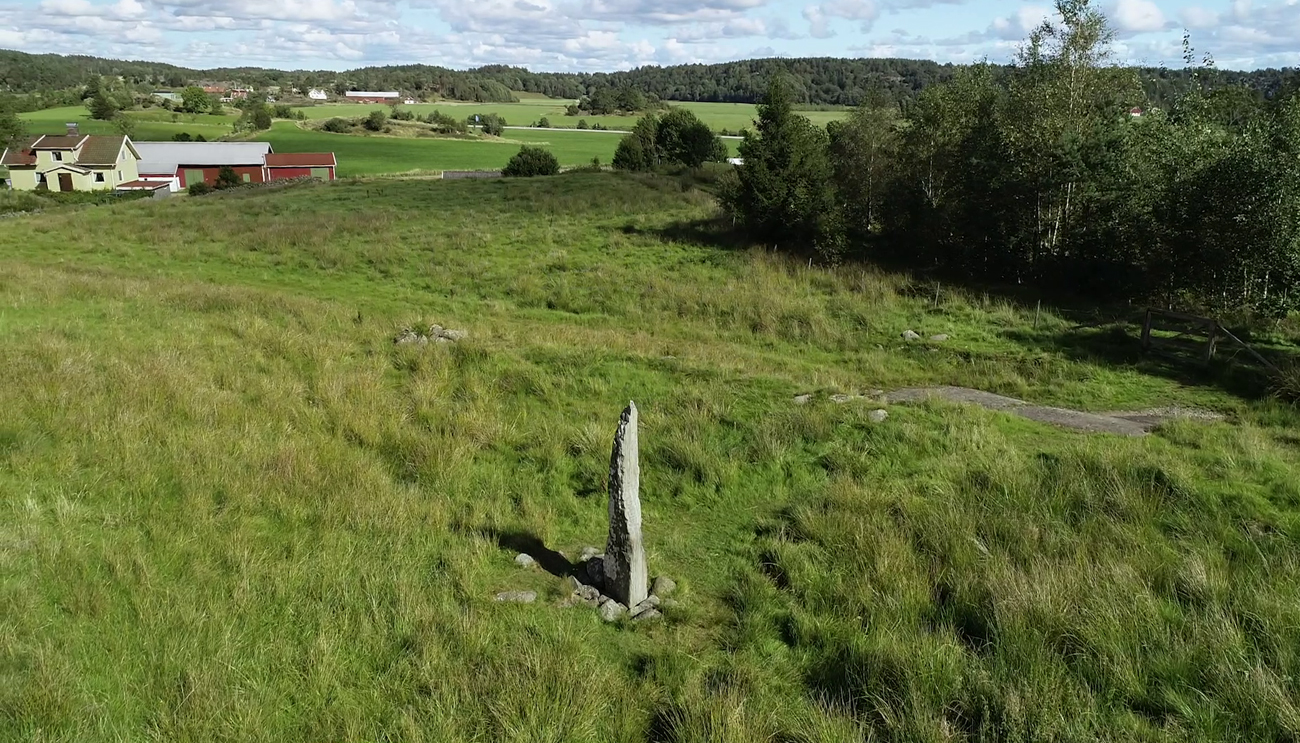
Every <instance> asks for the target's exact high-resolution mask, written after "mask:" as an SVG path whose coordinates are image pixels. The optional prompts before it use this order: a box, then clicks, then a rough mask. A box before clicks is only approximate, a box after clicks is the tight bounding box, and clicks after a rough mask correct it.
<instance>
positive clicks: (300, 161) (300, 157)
mask: <svg viewBox="0 0 1300 743" xmlns="http://www.w3.org/2000/svg"><path fill="white" fill-rule="evenodd" d="M337 164H338V163H337V162H336V161H335V160H334V153H333V152H293V153H287V154H280V155H267V156H266V167H268V168H332V167H334V166H335V165H337Z"/></svg>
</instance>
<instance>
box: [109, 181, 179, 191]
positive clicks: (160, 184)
mask: <svg viewBox="0 0 1300 743" xmlns="http://www.w3.org/2000/svg"><path fill="white" fill-rule="evenodd" d="M117 187H118V188H119V189H137V188H138V189H149V190H151V191H157V190H158V189H160V188H168V187H169V184H168V183H167V181H127V182H126V183H119V184H117Z"/></svg>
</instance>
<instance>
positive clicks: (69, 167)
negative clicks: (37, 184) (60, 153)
mask: <svg viewBox="0 0 1300 743" xmlns="http://www.w3.org/2000/svg"><path fill="white" fill-rule="evenodd" d="M59 170H70V171H72V172H73V173H80V174H81V175H85V174H87V173H89V172H91V170H90V168H83V167H81V166H80V165H76V164H74V163H59V164H58V165H56V166H54V167H53V168H50V169H49V170H46V171H43V172H45V173H54V172H56V171H59Z"/></svg>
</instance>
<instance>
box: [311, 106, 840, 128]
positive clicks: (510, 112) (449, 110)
mask: <svg viewBox="0 0 1300 743" xmlns="http://www.w3.org/2000/svg"><path fill="white" fill-rule="evenodd" d="M570 103H575V101H569V100H557V99H553V98H526V99H523V100H520V101H519V102H518V103H466V102H463V101H442V102H439V103H421V104H416V105H411V106H402V108H405V109H410V110H411V111H415V112H417V113H419V114H420V115H421V116H427V115H428V114H429V112H430V111H433V110H435V109H437V110H440V111H442V112H443V113H446V114H449V115H451V116H454V117H456V118H458V119H463V118H466V117H468V116H472V115H474V114H478V115H483V114H488V113H495V114H499V115H501V116H502V117H504V118H505V120H506V123H508V124H510V125H511V126H531V125H532V124H533V123H535V122H536V121H537V120H538V119H540V118H541V117H543V116H545V117H547V119H548V120H549V122H550V124H551V126H552V127H556V128H568V129H571V128H574V127H576V126H577V125H578V120H579V119H585V120H586V121H587V124H588V125H592V124H596V123H600V124H601V125H603V126H605V127H607V128H609V129H631V128H632V126H633V125H634V124H636V120H637V118H638V117H637V116H585V115H584V116H565V114H564V109H565V107H566V106H568V105H569V104H570ZM669 105H672V106H679V107H682V108H687V109H690V110H691V111H694V112H695V114H696V115H697V116H699V117H700V119H701V120H703V121H704V123H706V124H708V125H709V126H711V127H713V129H714V130H720V129H728V130H730V131H740V130H741V129H746V128H750V127H752V126H753V122H754V117H755V116H756V115H757V109H756V108H755V106H753V105H752V104H748V103H694V102H690V101H669ZM374 109H384V110H387V109H388V107H387V106H383V105H379V104H359V103H334V104H324V105H317V106H305V107H303V108H302V109H301V110H302V111H303V113H305V114H306V115H307V117H308V118H312V119H328V118H330V117H333V116H341V117H344V118H355V117H358V116H364V115H365V114H367V113H368V112H370V111H371V110H374ZM799 113H800V115H801V116H805V117H807V118H808V119H809V120H811V121H812V122H813V123H815V124H817V125H818V126H825V125H826V124H827V123H828V122H830V121H834V120H837V119H842V118H844V117H846V116H848V111H801V112H799Z"/></svg>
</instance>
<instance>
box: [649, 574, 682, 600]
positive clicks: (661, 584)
mask: <svg viewBox="0 0 1300 743" xmlns="http://www.w3.org/2000/svg"><path fill="white" fill-rule="evenodd" d="M676 590H677V583H676V582H674V581H673V579H672V578H669V577H668V576H666V575H660V576H656V577H655V580H654V584H653V585H652V586H651V587H650V593H653V594H654V595H655V596H657V597H659V598H661V599H662V598H664V597H665V596H667V595H668V594H670V593H672V592H673V591H676Z"/></svg>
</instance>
